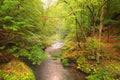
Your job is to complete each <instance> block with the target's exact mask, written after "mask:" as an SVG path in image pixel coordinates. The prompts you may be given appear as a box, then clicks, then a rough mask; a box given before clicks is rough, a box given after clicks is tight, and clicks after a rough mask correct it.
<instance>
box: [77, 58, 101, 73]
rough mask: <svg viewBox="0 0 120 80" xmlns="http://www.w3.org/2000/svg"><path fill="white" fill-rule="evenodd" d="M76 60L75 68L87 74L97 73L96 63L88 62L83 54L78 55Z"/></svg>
mask: <svg viewBox="0 0 120 80" xmlns="http://www.w3.org/2000/svg"><path fill="white" fill-rule="evenodd" d="M76 62H77V69H79V70H81V71H83V72H85V73H88V74H92V73H97V72H98V70H99V68H98V67H97V64H90V63H89V62H88V61H87V60H86V58H85V57H83V56H82V57H79V58H78V59H77V61H76Z"/></svg>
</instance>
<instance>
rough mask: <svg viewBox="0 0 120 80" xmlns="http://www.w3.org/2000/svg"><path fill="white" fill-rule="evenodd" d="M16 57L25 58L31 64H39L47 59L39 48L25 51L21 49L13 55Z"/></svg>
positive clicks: (32, 47)
mask: <svg viewBox="0 0 120 80" xmlns="http://www.w3.org/2000/svg"><path fill="white" fill-rule="evenodd" d="M14 55H15V56H16V57H19V56H24V57H27V58H28V59H29V60H30V61H31V62H32V63H33V64H41V62H42V60H44V59H47V55H46V54H45V53H44V52H43V50H42V49H40V47H39V46H31V47H29V48H28V50H26V49H21V50H20V52H19V53H18V54H17V53H16V54H14Z"/></svg>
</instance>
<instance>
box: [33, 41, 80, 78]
mask: <svg viewBox="0 0 120 80" xmlns="http://www.w3.org/2000/svg"><path fill="white" fill-rule="evenodd" d="M63 45H64V43H62V42H56V43H55V44H53V45H52V46H51V47H48V48H47V49H46V50H45V52H46V54H47V55H48V56H49V58H48V59H47V60H45V61H43V63H42V64H41V65H40V66H38V65H36V66H33V67H32V69H33V71H34V73H35V76H36V80H80V79H77V76H76V75H75V74H74V73H73V72H72V71H71V70H69V69H66V68H64V67H63V65H62V64H61V61H60V59H56V60H54V59H53V57H52V56H51V54H57V53H60V52H61V49H60V48H61V47H62V46H63Z"/></svg>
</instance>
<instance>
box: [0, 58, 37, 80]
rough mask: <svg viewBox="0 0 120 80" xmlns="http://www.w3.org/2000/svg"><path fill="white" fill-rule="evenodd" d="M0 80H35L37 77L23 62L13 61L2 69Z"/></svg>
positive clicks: (0, 70)
mask: <svg viewBox="0 0 120 80" xmlns="http://www.w3.org/2000/svg"><path fill="white" fill-rule="evenodd" d="M0 80H35V76H34V74H33V72H32V70H31V69H30V68H29V67H28V66H27V65H25V64H24V63H23V62H21V61H19V60H12V61H10V62H9V63H7V64H4V65H3V66H2V67H1V69H0Z"/></svg>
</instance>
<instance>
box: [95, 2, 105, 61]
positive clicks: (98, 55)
mask: <svg viewBox="0 0 120 80" xmlns="http://www.w3.org/2000/svg"><path fill="white" fill-rule="evenodd" d="M104 8H105V4H104V1H103V5H102V7H101V15H100V29H99V46H98V51H99V52H98V54H97V57H96V60H97V62H98V63H100V53H101V45H100V43H101V37H102V29H103V16H104Z"/></svg>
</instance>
